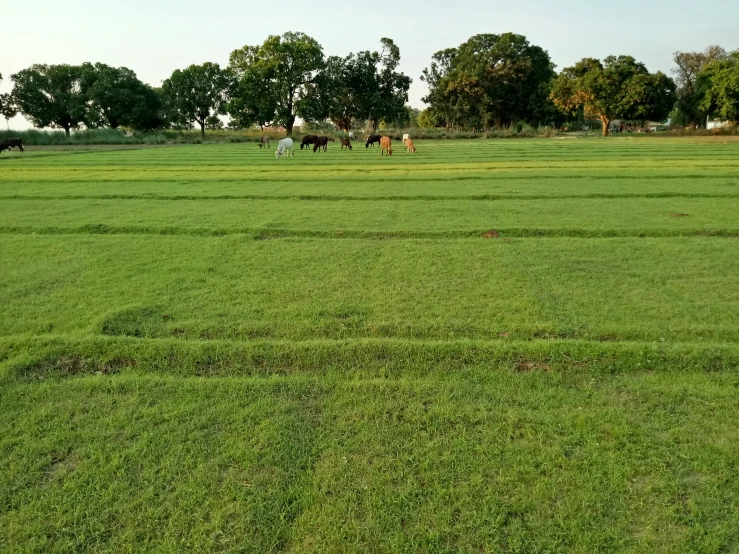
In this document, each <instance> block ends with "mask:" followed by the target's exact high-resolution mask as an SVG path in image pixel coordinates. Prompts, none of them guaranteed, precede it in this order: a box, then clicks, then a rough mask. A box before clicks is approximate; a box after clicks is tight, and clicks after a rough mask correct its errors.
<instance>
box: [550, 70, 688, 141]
mask: <svg viewBox="0 0 739 554" xmlns="http://www.w3.org/2000/svg"><path fill="white" fill-rule="evenodd" d="M550 97H551V99H552V101H553V102H554V103H555V105H557V106H558V107H560V108H562V109H564V110H567V111H572V110H575V109H578V108H580V107H582V108H583V110H584V115H585V116H586V117H598V118H599V119H600V121H601V125H602V128H603V136H607V135H608V133H609V127H610V124H611V121H613V120H614V119H617V118H622V119H637V120H642V121H648V120H655V121H660V120H662V119H664V118H666V117H667V116H668V115H669V113H670V111H671V110H672V107H673V106H674V104H675V83H674V81H673V80H672V79H670V78H669V77H667V76H666V75H665V74H664V73H662V72H657V73H654V74H651V73H649V72H648V71H647V69H646V67H645V66H644V64H642V63H638V62H637V61H636V60H634V58H632V57H631V56H618V57H616V56H609V57H608V58H606V59H605V61H604V63H601V62H600V60H596V59H593V58H584V59H583V60H582V61H580V62H578V63H577V64H575V65H574V66H573V67H568V68H565V69H564V71H562V73H561V74H560V75H559V76H558V77H557V78H556V79H555V80H554V84H553V85H552V92H551V96H550Z"/></svg>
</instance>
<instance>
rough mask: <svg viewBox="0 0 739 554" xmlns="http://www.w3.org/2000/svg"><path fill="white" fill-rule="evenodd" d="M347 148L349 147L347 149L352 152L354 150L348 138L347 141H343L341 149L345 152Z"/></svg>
mask: <svg viewBox="0 0 739 554" xmlns="http://www.w3.org/2000/svg"><path fill="white" fill-rule="evenodd" d="M345 146H346V147H347V148H348V149H349V150H351V149H352V142H351V141H350V140H349V139H348V138H345V139H341V149H342V150H343V149H344V147H345Z"/></svg>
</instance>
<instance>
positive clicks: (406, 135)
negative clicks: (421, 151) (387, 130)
mask: <svg viewBox="0 0 739 554" xmlns="http://www.w3.org/2000/svg"><path fill="white" fill-rule="evenodd" d="M409 138H411V136H410V135H409V134H408V133H406V134H404V135H403V142H405V141H407V140H408V139H409Z"/></svg>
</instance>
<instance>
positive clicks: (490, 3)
mask: <svg viewBox="0 0 739 554" xmlns="http://www.w3.org/2000/svg"><path fill="white" fill-rule="evenodd" d="M0 25H1V27H0V28H1V29H2V43H3V49H2V53H0V73H2V75H3V77H4V80H3V82H2V84H0V92H5V91H7V90H10V88H11V83H10V75H11V74H12V73H14V72H16V71H18V70H20V69H23V68H24V67H27V66H29V65H31V64H33V63H73V64H76V63H81V62H85V61H90V62H98V61H99V62H104V63H107V64H110V65H115V66H120V65H124V66H126V67H129V68H131V69H133V70H134V71H136V73H137V74H138V76H139V78H141V79H142V80H144V81H146V82H148V83H150V84H152V85H159V84H160V83H161V81H162V80H163V79H165V78H166V77H167V76H169V75H170V73H171V72H172V71H173V70H174V69H178V68H182V67H186V66H187V65H190V64H192V63H202V62H205V61H213V62H218V63H220V64H222V65H226V64H227V62H228V55H229V53H230V52H231V51H232V50H233V49H235V48H239V47H241V46H243V45H244V44H258V43H260V42H262V41H263V40H264V39H265V38H266V37H267V36H268V35H270V34H281V33H283V32H285V31H290V30H292V31H303V32H305V33H308V34H309V35H311V36H313V37H314V38H315V39H316V40H318V42H320V43H321V44H322V45H323V47H324V51H325V53H326V54H327V55H333V54H342V55H343V54H346V53H348V52H355V51H358V50H365V49H376V48H378V46H379V39H380V38H381V37H384V36H387V37H390V38H392V39H394V40H395V41H396V43H397V44H398V46H399V47H400V51H401V56H402V63H401V69H402V70H403V71H404V72H405V73H406V74H408V75H410V76H411V77H412V78H413V85H412V87H411V92H410V103H411V104H412V105H413V106H415V107H418V108H423V104H422V102H421V97H422V96H423V95H424V94H425V87H424V84H423V83H422V82H420V80H419V78H418V77H419V76H420V74H421V71H422V70H423V68H424V67H426V66H427V65H428V64H429V61H430V59H431V55H432V54H433V53H434V52H436V51H438V50H441V49H443V48H447V47H451V46H457V45H459V44H460V43H461V42H463V41H464V40H466V39H467V38H468V37H470V36H472V35H475V34H478V33H502V32H506V31H511V32H515V33H520V34H523V35H525V36H526V37H528V39H529V40H530V41H531V42H532V43H534V44H537V45H539V46H541V47H543V48H544V49H545V50H548V51H549V54H550V55H551V57H552V60H553V61H554V63H555V64H557V66H558V68H560V69H561V68H562V67H565V66H567V65H570V64H572V63H574V62H575V61H577V60H579V59H580V58H582V57H585V56H588V57H597V58H602V57H605V56H607V55H609V54H630V55H632V56H634V57H636V58H637V59H638V60H640V61H643V62H644V63H646V64H647V67H649V69H650V70H651V71H656V70H662V71H664V72H666V73H669V72H670V70H671V68H672V53H673V52H674V51H675V50H702V49H703V48H705V47H706V46H708V45H709V44H719V45H721V46H723V47H724V48H726V49H728V50H735V49H739V1H736V0H703V1H695V0H692V1H690V0H641V1H635V0H620V1H607V2H606V1H600V2H598V1H594V0H587V1H586V0H560V1H559V2H553V1H548V2H545V1H543V0H518V1H515V0H514V1H500V0H487V1H483V0H467V1H449V0H446V1H440V0H425V1H424V0H405V1H398V0H395V1H391V2H383V1H382V0H371V1H365V2H362V1H360V0H347V1H344V2H339V1H334V0H302V1H294V0H271V1H270V0H263V1H253V0H248V1H240V2H237V1H232V0H204V1H199V2H196V1H194V0H149V1H144V0H124V1H116V2H112V1H109V0H105V1H100V0H98V1H93V0H66V1H60V0H33V1H30V0H26V1H25V2H22V1H20V2H18V1H13V2H3V6H2V11H1V12H0ZM11 125H14V126H15V127H18V128H20V127H25V126H26V125H25V124H24V123H23V122H22V121H14V122H12V123H11Z"/></svg>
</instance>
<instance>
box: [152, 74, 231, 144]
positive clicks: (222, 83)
mask: <svg viewBox="0 0 739 554" xmlns="http://www.w3.org/2000/svg"><path fill="white" fill-rule="evenodd" d="M231 89H232V75H231V72H230V71H228V70H223V69H221V67H220V66H219V65H218V64H217V63H211V62H206V63H204V64H203V65H191V66H190V67H188V68H186V69H183V70H180V69H177V70H175V71H174V73H172V76H171V77H170V78H169V79H167V80H165V81H164V83H163V84H162V96H163V98H164V102H165V108H166V110H167V112H168V117H169V120H170V121H172V122H173V123H174V124H175V125H176V126H178V127H181V128H189V127H190V125H191V124H192V123H193V122H195V123H197V124H198V125H199V126H200V130H201V134H202V135H205V129H206V126H207V125H208V122H209V121H210V122H212V121H213V119H212V118H213V117H214V116H217V115H219V114H225V113H226V106H227V101H228V92H229V91H230V90H231Z"/></svg>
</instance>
